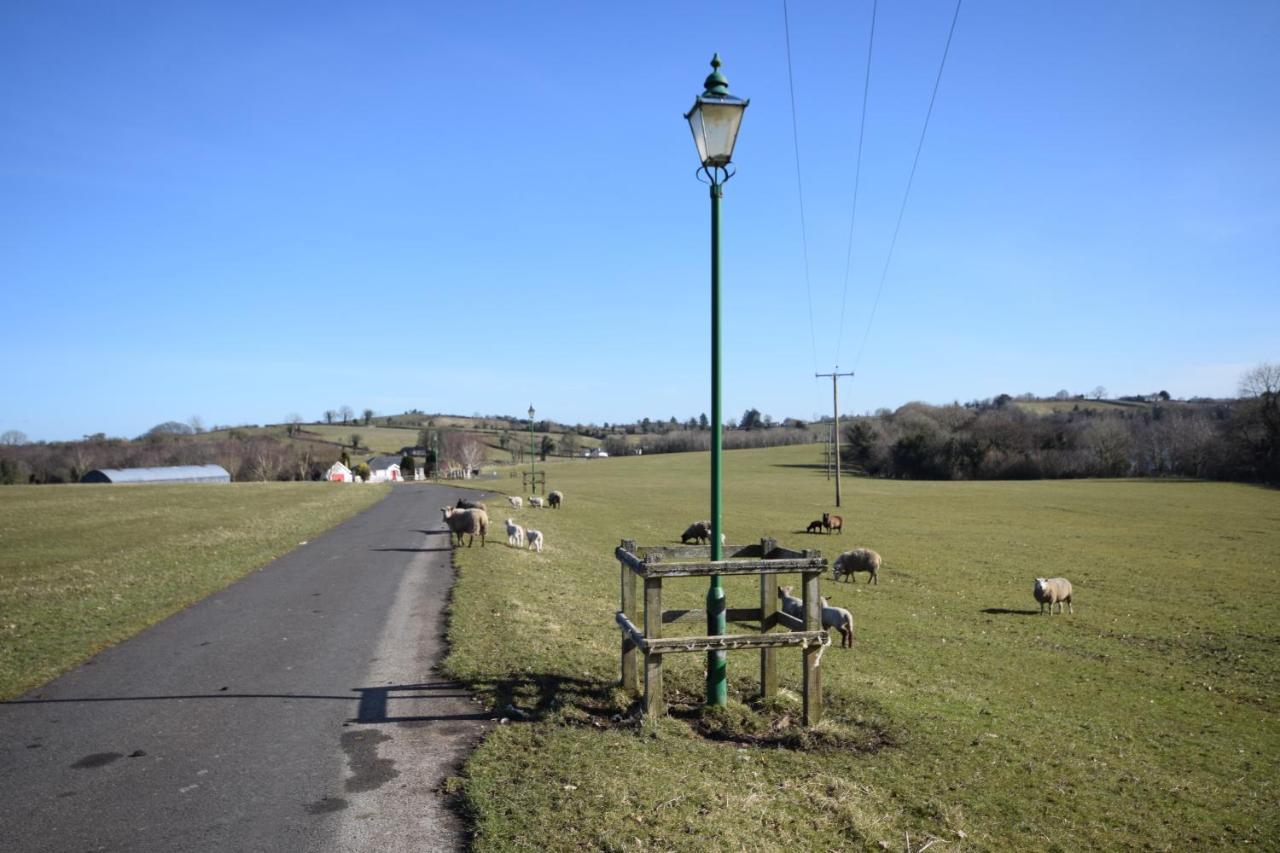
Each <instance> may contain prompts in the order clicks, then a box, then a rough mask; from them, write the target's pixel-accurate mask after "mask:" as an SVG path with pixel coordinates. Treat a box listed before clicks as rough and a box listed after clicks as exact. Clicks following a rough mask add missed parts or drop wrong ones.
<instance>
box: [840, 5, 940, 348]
mask: <svg viewBox="0 0 1280 853" xmlns="http://www.w3.org/2000/svg"><path fill="white" fill-rule="evenodd" d="M963 2H964V0H956V11H955V14H953V15H952V16H951V29H949V30H948V31H947V44H946V46H945V47H943V49H942V61H941V62H939V63H938V76H937V77H936V78H934V81H933V94H932V95H930V96H929V109H928V111H927V112H926V113H925V116H924V127H922V128H921V129H920V141H919V142H918V143H917V144H916V156H915V158H914V159H912V161H911V173H910V174H909V175H908V176H907V188H906V191H905V192H903V194H902V206H901V207H899V208H898V221H897V223H896V224H895V225H894V226H893V238H892V239H891V240H890V241H889V253H888V254H887V255H886V256H885V259H884V268H883V269H882V270H881V271H880V284H879V286H878V287H877V288H876V298H875V302H873V303H872V305H871V314H870V315H869V316H868V317H867V328H866V330H865V331H864V332H863V333H862V343H861V344H859V345H858V354H857V355H856V356H854V359H853V365H854V368H855V369H856V368H857V366H858V363H859V362H860V361H861V360H862V352H863V350H864V349H866V346H867V338H868V337H869V336H870V334H871V324H872V323H873V322H875V319H876V309H877V308H879V307H880V295H881V294H882V293H883V292H884V282H885V279H886V278H887V277H888V275H889V264H890V262H891V261H892V260H893V250H894V247H896V246H897V245H898V232H899V231H900V230H902V216H903V214H904V213H906V211H907V199H908V198H910V196H911V185H912V183H913V182H914V181H915V178H916V167H917V166H919V165H920V152H921V151H923V150H924V137H925V134H926V133H928V132H929V119H930V118H932V116H933V104H934V102H935V101H936V100H937V99H938V86H939V85H940V84H941V83H942V72H943V70H944V69H945V68H946V67H947V54H949V53H950V52H951V37H952V36H954V35H955V33H956V21H958V20H959V19H960V4H961V3H963Z"/></svg>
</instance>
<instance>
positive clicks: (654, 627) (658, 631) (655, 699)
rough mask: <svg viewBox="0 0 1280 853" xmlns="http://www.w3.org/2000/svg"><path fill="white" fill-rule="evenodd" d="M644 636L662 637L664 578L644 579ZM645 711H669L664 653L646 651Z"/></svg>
mask: <svg viewBox="0 0 1280 853" xmlns="http://www.w3.org/2000/svg"><path fill="white" fill-rule="evenodd" d="M644 636H645V639H646V640H648V641H650V642H652V641H654V640H658V639H661V637H662V578H660V577H657V578H650V577H646V578H645V579H644ZM644 712H645V714H647V715H651V716H655V717H656V716H660V715H662V714H665V713H667V703H666V701H665V700H664V699H663V698H662V653H661V652H655V651H653V650H651V649H647V650H646V651H645V653H644Z"/></svg>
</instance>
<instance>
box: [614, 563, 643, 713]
mask: <svg viewBox="0 0 1280 853" xmlns="http://www.w3.org/2000/svg"><path fill="white" fill-rule="evenodd" d="M622 547H623V549H625V550H627V551H630V552H631V553H633V554H634V553H635V552H636V543H635V542H634V541H632V540H630V539H623V540H622ZM618 565H619V567H620V568H621V570H622V608H621V609H622V613H623V615H625V616H626V617H627V618H628V619H630V620H631V621H632V622H635V621H636V573H635V572H633V571H632V570H631V567H630V566H628V565H627V564H626V563H625V562H623V561H621V560H619V561H618ZM622 689H623V690H626V691H627V692H628V693H631V694H633V695H635V694H638V693H639V692H640V678H639V675H638V673H637V671H636V641H635V638H634V637H632V636H631V635H630V634H629V633H627V632H626V631H623V632H622Z"/></svg>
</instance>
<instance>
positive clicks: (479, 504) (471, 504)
mask: <svg viewBox="0 0 1280 853" xmlns="http://www.w3.org/2000/svg"><path fill="white" fill-rule="evenodd" d="M454 506H455V508H456V509H482V510H484V511H485V512H488V511H489V508H488V507H487V506H485V505H484V501H473V500H471V499H470V498H458V502H457V503H456V504H455V505H454Z"/></svg>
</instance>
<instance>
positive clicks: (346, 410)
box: [338, 406, 352, 424]
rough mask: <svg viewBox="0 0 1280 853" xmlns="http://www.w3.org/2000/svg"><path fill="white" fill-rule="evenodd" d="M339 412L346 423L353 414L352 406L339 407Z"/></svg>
mask: <svg viewBox="0 0 1280 853" xmlns="http://www.w3.org/2000/svg"><path fill="white" fill-rule="evenodd" d="M338 414H339V415H341V416H342V422H343V423H344V424H345V423H346V422H347V421H349V420H351V415H352V411H351V407H350V406H343V407H341V408H340V409H338Z"/></svg>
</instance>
